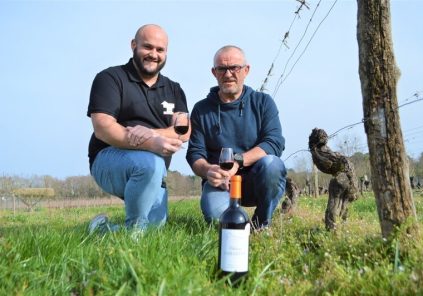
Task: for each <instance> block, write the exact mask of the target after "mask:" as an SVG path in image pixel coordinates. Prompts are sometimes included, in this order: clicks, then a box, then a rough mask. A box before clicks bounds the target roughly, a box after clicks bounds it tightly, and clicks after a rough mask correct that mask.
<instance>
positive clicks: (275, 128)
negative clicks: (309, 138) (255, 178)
mask: <svg viewBox="0 0 423 296" xmlns="http://www.w3.org/2000/svg"><path fill="white" fill-rule="evenodd" d="M257 146H258V147H260V148H261V149H263V150H264V151H265V152H266V153H267V154H271V155H276V156H278V157H281V156H282V152H283V150H285V139H284V137H283V136H282V126H281V123H280V120H279V111H278V108H277V106H276V104H275V102H274V101H273V99H272V98H271V97H270V96H269V95H265V103H264V106H263V117H262V126H261V131H260V141H259V143H258V145H257Z"/></svg>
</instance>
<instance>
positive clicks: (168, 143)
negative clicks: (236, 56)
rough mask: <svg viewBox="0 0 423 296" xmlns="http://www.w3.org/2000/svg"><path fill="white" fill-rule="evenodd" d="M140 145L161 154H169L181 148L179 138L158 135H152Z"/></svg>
mask: <svg viewBox="0 0 423 296" xmlns="http://www.w3.org/2000/svg"><path fill="white" fill-rule="evenodd" d="M140 145H142V146H143V147H145V148H143V149H144V150H149V151H151V152H154V153H156V154H159V155H161V156H171V155H172V154H174V153H175V152H176V151H178V150H179V149H181V145H182V141H181V140H179V139H172V138H168V137H163V136H160V135H156V136H153V137H151V138H149V139H148V140H147V141H145V142H144V143H143V144H140Z"/></svg>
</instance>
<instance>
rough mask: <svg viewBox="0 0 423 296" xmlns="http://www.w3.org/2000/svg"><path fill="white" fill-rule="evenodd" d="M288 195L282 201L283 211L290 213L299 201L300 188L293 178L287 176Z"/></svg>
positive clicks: (286, 190)
mask: <svg viewBox="0 0 423 296" xmlns="http://www.w3.org/2000/svg"><path fill="white" fill-rule="evenodd" d="M285 193H286V197H285V199H284V201H283V202H282V206H281V207H282V213H283V214H288V213H290V212H291V211H292V210H293V209H295V207H296V205H297V201H298V197H299V195H300V189H299V188H298V186H297V184H295V182H294V181H293V180H292V179H291V178H289V177H288V178H286V189H285Z"/></svg>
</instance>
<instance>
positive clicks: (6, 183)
mask: <svg viewBox="0 0 423 296" xmlns="http://www.w3.org/2000/svg"><path fill="white" fill-rule="evenodd" d="M349 159H350V160H351V161H352V163H353V164H354V168H355V172H356V176H357V178H358V182H359V184H360V178H364V177H366V178H367V180H370V179H371V173H370V162H369V154H368V153H361V152H356V153H354V154H353V155H352V156H350V157H349ZM310 162H311V158H310ZM409 170H410V179H412V180H411V181H412V183H413V184H412V186H413V188H417V187H418V185H420V188H421V187H422V186H423V153H422V154H421V155H420V157H419V158H417V159H413V158H411V157H409ZM317 175H318V176H317V178H318V184H319V194H323V193H325V190H326V189H327V188H328V185H329V181H330V179H331V176H330V175H327V174H324V173H321V172H319V173H318V174H317ZM288 176H289V177H290V178H291V179H292V180H293V181H294V182H295V184H296V185H297V186H298V188H299V189H300V191H301V193H302V194H308V195H311V192H312V191H313V190H314V188H313V186H314V185H313V184H314V183H313V179H312V178H314V176H313V172H312V171H311V170H310V169H305V168H304V167H302V168H292V169H289V170H288ZM166 183H167V188H168V190H169V196H187V197H188V196H200V194H201V178H200V177H197V176H193V175H182V174H181V173H179V172H178V171H169V172H168V175H167V178H166ZM39 187H43V188H53V189H54V192H55V197H56V198H61V197H66V198H69V197H70V198H72V197H74V198H96V197H109V196H110V195H109V194H108V193H106V192H104V191H103V190H101V189H100V188H99V187H98V186H97V184H96V183H95V181H94V180H93V178H92V177H91V176H89V175H87V176H73V177H67V178H66V179H64V180H61V179H57V178H55V177H52V176H38V175H35V176H31V177H20V176H6V175H3V176H0V198H1V197H8V196H11V194H12V192H13V190H15V189H18V188H39ZM368 189H369V190H370V189H371V184H370V187H369V188H368Z"/></svg>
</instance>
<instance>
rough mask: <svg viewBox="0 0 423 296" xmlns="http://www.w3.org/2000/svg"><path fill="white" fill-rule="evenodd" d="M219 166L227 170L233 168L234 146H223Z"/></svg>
mask: <svg viewBox="0 0 423 296" xmlns="http://www.w3.org/2000/svg"><path fill="white" fill-rule="evenodd" d="M219 166H220V168H221V169H223V170H226V171H229V170H230V169H232V167H233V166H234V152H233V150H232V148H222V150H221V151H220V156H219Z"/></svg>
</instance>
